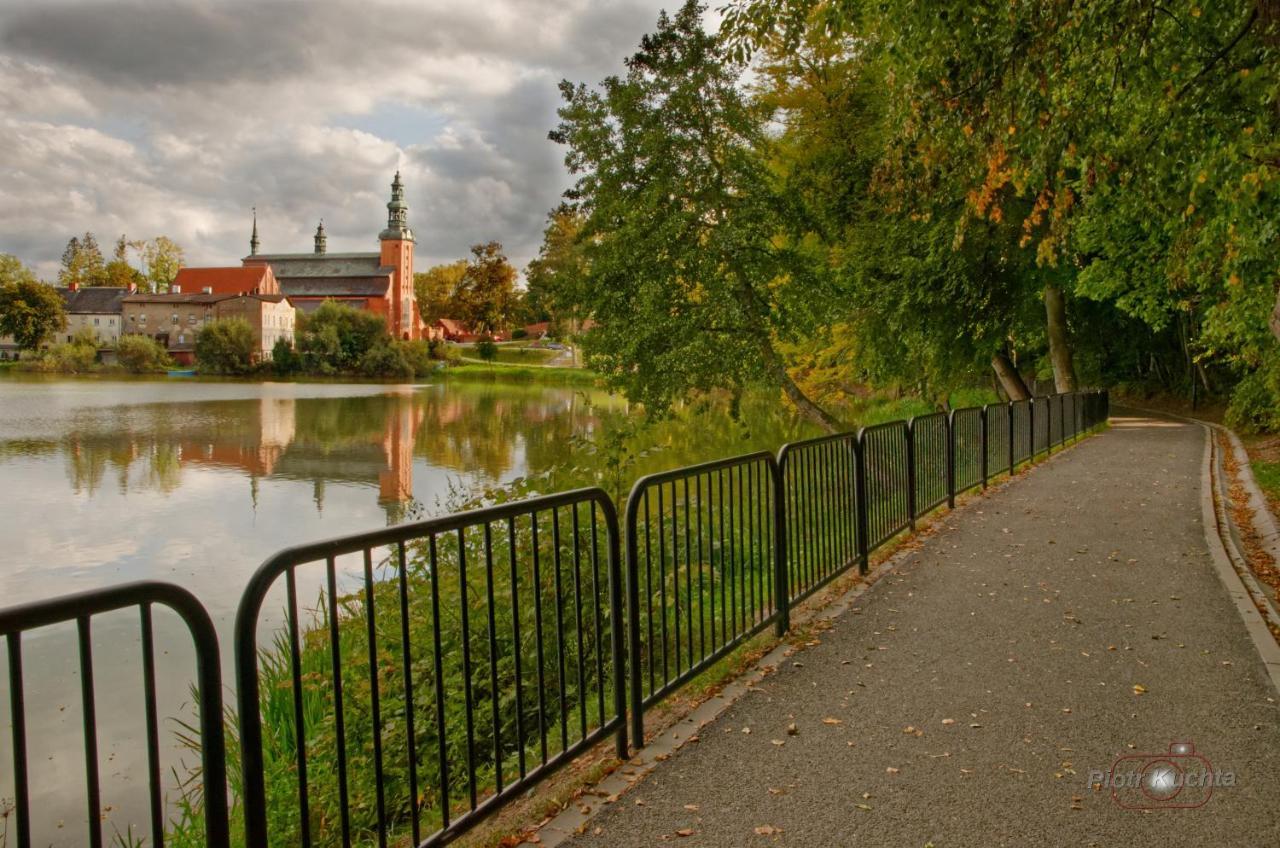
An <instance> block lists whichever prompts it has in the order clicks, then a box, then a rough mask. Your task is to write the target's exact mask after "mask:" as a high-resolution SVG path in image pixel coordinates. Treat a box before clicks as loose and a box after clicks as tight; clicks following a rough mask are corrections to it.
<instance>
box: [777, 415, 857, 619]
mask: <svg viewBox="0 0 1280 848" xmlns="http://www.w3.org/2000/svg"><path fill="white" fill-rule="evenodd" d="M859 451H860V447H859V436H858V434H857V433H840V434H838V435H834V436H824V437H822V438H818V439H809V440H807V441H803V442H792V443H791V444H788V445H783V447H782V450H780V451H778V467H779V474H780V475H781V477H782V487H783V498H782V500H783V505H782V512H783V523H784V537H785V539H786V551H785V552H784V553H785V559H786V564H787V581H786V582H787V589H788V598H789V600H790V602H791V603H793V604H795V603H799V602H800V601H802V600H804V599H805V598H807V597H809V596H810V595H812V594H813V593H814V592H816V591H818V590H819V589H821V588H822V587H823V586H825V585H826V584H827V583H829V582H830V581H831V580H832V579H834V578H835V577H838V576H840V575H841V574H843V573H844V572H845V571H846V570H847V569H848V568H849V567H850V566H852V565H855V564H856V563H857V562H858V561H859V557H860V556H861V551H862V547H861V542H860V540H861V538H862V536H861V535H860V531H859V529H858V515H859V506H858V485H857V480H858V466H859V461H858V453H859Z"/></svg>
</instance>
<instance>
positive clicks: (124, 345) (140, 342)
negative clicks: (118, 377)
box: [116, 334, 173, 374]
mask: <svg viewBox="0 0 1280 848" xmlns="http://www.w3.org/2000/svg"><path fill="white" fill-rule="evenodd" d="M116 361H117V362H118V363H119V364H120V365H121V367H123V368H124V369H125V370H127V371H131V372H133V373H134V374H150V373H155V372H160V371H165V370H167V369H169V368H170V367H171V366H172V365H173V361H172V360H171V359H170V358H169V352H168V351H166V350H165V349H164V346H163V345H161V344H160V342H158V341H156V340H155V339H153V338H151V337H150V336H142V335H135V334H127V335H123V336H121V337H120V341H119V342H118V343H117V345H116Z"/></svg>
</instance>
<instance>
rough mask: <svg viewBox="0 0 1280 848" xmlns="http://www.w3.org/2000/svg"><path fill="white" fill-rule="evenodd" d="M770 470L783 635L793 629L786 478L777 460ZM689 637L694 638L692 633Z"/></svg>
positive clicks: (776, 587)
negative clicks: (788, 555) (788, 556)
mask: <svg viewBox="0 0 1280 848" xmlns="http://www.w3.org/2000/svg"><path fill="white" fill-rule="evenodd" d="M769 471H770V472H771V473H772V474H773V592H774V596H775V603H776V604H777V605H778V627H777V633H778V636H779V637H782V636H785V635H786V633H787V631H788V630H790V629H791V586H790V585H789V581H790V576H791V569H790V568H788V567H787V539H786V534H787V521H786V492H785V486H784V483H785V478H784V477H783V475H782V465H781V464H780V463H779V462H777V461H776V460H771V461H770V462H769ZM689 638H690V640H692V639H693V634H692V633H691V634H689Z"/></svg>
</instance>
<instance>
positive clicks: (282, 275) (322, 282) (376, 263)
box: [202, 171, 427, 339]
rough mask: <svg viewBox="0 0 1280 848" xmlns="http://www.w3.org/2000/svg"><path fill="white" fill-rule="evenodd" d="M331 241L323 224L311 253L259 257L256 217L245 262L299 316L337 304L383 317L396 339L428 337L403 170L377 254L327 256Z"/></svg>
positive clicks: (393, 188) (394, 187)
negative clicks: (416, 283) (416, 284)
mask: <svg viewBox="0 0 1280 848" xmlns="http://www.w3.org/2000/svg"><path fill="white" fill-rule="evenodd" d="M327 241H328V238H327V236H326V235H325V231H324V222H323V221H321V222H320V226H319V227H318V228H317V229H316V235H315V249H314V251H313V252H311V253H259V252H258V248H259V241H258V219H257V216H256V215H255V216H254V221H253V235H252V237H251V238H250V240H249V255H248V256H246V257H244V259H243V260H241V262H242V265H243V266H244V267H245V268H264V267H265V268H267V269H269V270H270V274H269V275H267V276H265V277H264V278H263V279H262V284H264V285H266V286H268V287H271V288H274V289H275V290H274V291H271V292H266V291H263V292H261V293H262V294H282V295H284V296H285V297H287V298H288V299H289V302H290V303H292V304H293V305H294V306H295V307H296V308H297V309H298V310H299V311H300V312H303V313H307V312H312V311H314V310H315V309H316V308H318V307H319V306H320V304H322V303H324V302H325V301H326V300H335V301H338V302H339V303H346V304H348V305H350V306H354V307H356V308H357V309H367V310H369V311H370V312H376V313H377V314H379V315H381V316H383V317H384V318H385V319H386V322H387V329H388V331H389V332H390V333H391V334H392V335H393V336H394V337H395V338H398V339H419V338H424V337H426V335H427V331H426V329H425V328H424V326H423V324H422V319H421V317H420V316H419V314H418V308H417V303H416V302H415V299H414V294H413V244H414V241H413V231H412V230H410V229H409V206H408V204H406V203H405V201H404V184H403V183H402V182H401V181H400V172H399V171H396V176H395V180H394V181H393V182H392V183H391V202H389V203H388V204H387V227H386V229H384V230H383V231H382V232H381V233H379V234H378V241H379V247H380V249H379V250H378V251H377V252H371V253H329V252H328V250H327ZM268 281H269V282H268ZM202 288H203V287H202Z"/></svg>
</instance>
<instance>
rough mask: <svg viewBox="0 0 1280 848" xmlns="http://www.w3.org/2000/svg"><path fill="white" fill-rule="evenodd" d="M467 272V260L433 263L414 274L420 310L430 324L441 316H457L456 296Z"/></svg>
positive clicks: (423, 317)
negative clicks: (443, 263) (441, 263)
mask: <svg viewBox="0 0 1280 848" xmlns="http://www.w3.org/2000/svg"><path fill="white" fill-rule="evenodd" d="M466 273H467V260H465V259H459V260H458V261H457V262H450V263H448V264H445V265H433V266H432V267H430V268H428V269H427V270H425V271H420V272H418V273H416V274H414V275H413V293H414V297H415V298H417V301H418V311H419V312H420V313H421V314H422V319H423V320H424V321H426V322H427V323H428V324H432V323H435V321H437V320H438V319H440V318H455V317H457V316H456V315H455V309H454V297H455V296H456V294H457V292H458V289H459V287H461V285H462V278H463V276H464V275H465V274H466Z"/></svg>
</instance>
